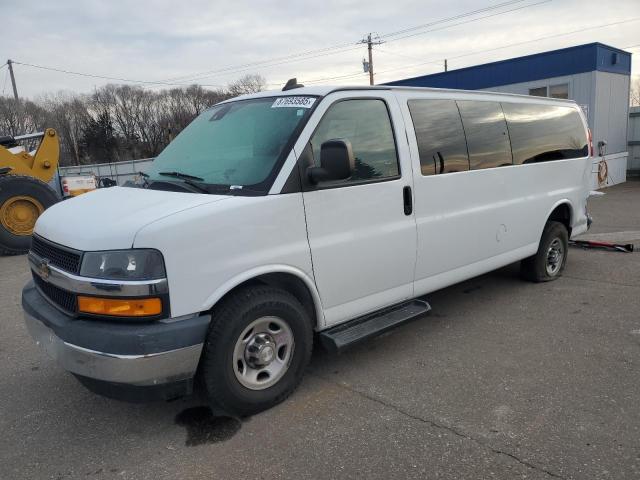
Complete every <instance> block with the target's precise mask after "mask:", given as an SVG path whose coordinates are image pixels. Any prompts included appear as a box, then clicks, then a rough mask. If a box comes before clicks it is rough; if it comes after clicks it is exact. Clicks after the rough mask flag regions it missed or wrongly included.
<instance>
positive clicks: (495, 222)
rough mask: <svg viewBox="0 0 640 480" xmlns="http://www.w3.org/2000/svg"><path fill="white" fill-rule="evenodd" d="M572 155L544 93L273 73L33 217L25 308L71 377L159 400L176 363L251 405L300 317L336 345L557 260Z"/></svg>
mask: <svg viewBox="0 0 640 480" xmlns="http://www.w3.org/2000/svg"><path fill="white" fill-rule="evenodd" d="M589 154H590V140H589V132H588V129H587V126H586V123H585V119H584V116H583V114H582V112H581V110H580V108H579V107H578V106H577V105H576V104H575V103H574V102H571V101H566V100H556V99H547V98H539V97H525V96H517V95H506V94H493V93H486V92H467V91H458V90H439V89H419V88H405V87H372V88H361V87H358V88H329V87H312V88H304V87H302V86H298V85H295V84H294V85H291V84H288V86H287V87H286V88H285V89H284V90H283V91H276V92H274V91H270V92H261V93H257V94H252V95H246V96H242V97H238V98H235V99H232V100H228V101H225V102H222V103H219V104H217V105H215V106H213V107H211V108H210V109H209V110H206V111H205V112H204V113H202V114H201V115H200V116H198V117H197V118H196V119H195V120H194V121H193V122H192V123H191V124H190V125H189V126H188V127H187V128H186V129H185V130H184V131H183V132H182V133H180V135H179V136H178V137H177V138H176V139H175V140H174V141H173V142H171V143H170V144H169V146H167V148H166V149H165V150H164V151H163V152H162V153H161V154H160V155H159V156H158V157H157V158H156V159H155V161H154V162H153V165H152V167H151V169H150V170H149V171H148V177H147V178H145V183H144V185H141V186H140V187H141V188H123V187H114V188H107V189H100V190H97V191H95V192H91V193H89V194H86V195H82V196H80V197H78V198H74V199H72V200H69V201H66V202H62V203H60V204H57V205H54V206H53V207H51V208H50V209H48V210H47V211H46V212H45V213H44V214H43V215H42V216H41V217H40V218H39V219H38V222H37V225H36V227H35V233H34V236H33V244H32V247H31V250H30V253H29V256H28V260H29V263H30V267H31V270H32V273H33V280H32V281H30V282H29V283H28V284H27V285H26V286H25V288H24V290H23V294H22V303H23V307H24V311H25V319H26V324H27V327H28V329H29V331H30V333H31V335H32V336H33V338H34V339H35V340H36V342H37V343H38V344H40V345H41V346H42V347H43V348H44V349H45V350H46V351H47V352H48V353H49V354H51V356H53V357H54V358H55V359H57V361H58V362H59V363H60V364H61V366H62V367H63V368H64V369H66V370H68V371H69V372H71V373H73V374H74V375H75V376H76V377H77V378H78V379H79V380H80V381H81V382H82V383H83V384H84V385H86V386H87V387H88V388H90V389H91V390H93V391H96V392H99V393H102V394H104V395H107V396H110V397H115V398H121V399H128V400H133V401H135V400H144V399H148V398H154V397H159V398H164V399H169V398H174V397H177V396H180V395H184V394H188V393H190V392H191V391H192V389H193V385H194V382H195V380H196V379H198V380H199V382H198V384H202V385H203V386H204V389H205V392H206V394H207V395H208V398H209V399H210V400H211V402H212V404H214V405H216V406H217V407H218V408H219V409H222V410H223V411H226V412H229V413H231V414H237V415H247V414H252V413H254V412H257V411H260V410H263V409H265V408H268V407H270V406H272V405H274V404H276V403H278V402H280V401H282V400H283V399H285V398H286V397H287V396H288V395H289V394H290V393H291V392H292V391H293V390H294V389H295V387H296V386H297V385H298V383H299V382H300V381H301V378H302V375H303V372H304V370H305V366H306V365H307V362H308V361H309V358H310V355H311V349H312V345H313V339H314V332H315V333H317V336H318V337H319V338H320V340H321V342H322V343H323V344H324V345H325V346H327V347H329V348H331V349H334V350H340V349H342V348H344V347H346V346H347V345H350V344H351V343H353V342H355V341H359V340H362V339H364V338H368V337H371V336H373V335H375V334H377V333H380V332H382V331H385V330H387V329H389V328H391V327H393V326H395V325H398V324H401V323H403V322H406V321H408V320H410V319H413V318H415V317H417V316H420V315H422V314H424V313H425V312H426V311H427V310H428V309H429V306H428V304H427V303H426V302H425V301H424V300H422V299H420V297H423V296H424V295H425V294H428V293H429V292H432V291H434V290H437V289H441V288H443V287H446V286H448V285H451V284H454V283H456V282H460V281H462V280H465V279H468V278H471V277H474V276H477V275H480V274H483V273H485V272H489V271H491V270H494V269H497V268H499V267H502V266H505V265H507V264H510V263H513V262H516V261H520V262H521V268H522V273H523V275H524V277H525V278H527V279H530V280H533V281H536V282H542V281H548V280H554V279H556V278H558V277H559V276H560V275H561V274H562V271H563V268H564V266H565V262H566V260H567V242H568V239H569V238H570V237H571V236H572V235H577V234H580V233H582V232H584V231H585V230H586V229H587V226H588V223H589V219H588V215H587V211H586V200H587V197H588V194H589V184H590V182H589V181H590V175H591V162H590V160H589Z"/></svg>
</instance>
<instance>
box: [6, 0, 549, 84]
mask: <svg viewBox="0 0 640 480" xmlns="http://www.w3.org/2000/svg"><path fill="white" fill-rule="evenodd" d="M523 1H526V0H511V1H507V2H503V3H500V4H498V5H493V6H489V7H485V8H482V9H477V10H473V11H470V12H465V13H461V14H458V15H455V16H452V17H448V18H444V19H441V20H436V21H434V22H430V23H429V24H423V25H418V26H414V27H410V28H407V29H403V30H398V31H396V32H390V33H387V34H385V36H389V37H391V36H394V35H398V34H400V33H403V32H408V31H414V30H416V29H422V28H425V27H427V26H431V25H436V24H440V23H446V22H450V21H452V20H455V19H458V18H464V17H468V16H472V15H477V14H478V13H482V12H485V11H491V10H495V9H497V8H502V7H504V6H508V5H512V4H516V3H522V2H523ZM544 1H545V2H548V1H551V0H544ZM539 3H544V2H539ZM533 5H536V4H531V5H525V6H522V7H519V8H518V9H521V8H528V7H529V6H533ZM510 11H512V10H507V11H504V12H499V13H497V14H493V15H490V16H495V15H501V14H503V13H508V12H510ZM488 17H489V16H483V17H479V18H477V19H472V20H470V21H476V20H481V19H482V18H488ZM465 23H466V22H465ZM451 26H455V24H454V25H449V26H444V27H442V28H441V29H444V28H449V27H451ZM431 31H435V30H431ZM425 33H429V32H419V33H418V34H425ZM414 35H417V34H413V35H410V36H414ZM402 38H406V37H399V38H395V39H392V40H389V41H396V40H400V39H402ZM358 43H359V42H358ZM358 43H356V42H349V43H342V44H337V45H333V46H329V47H324V48H319V49H313V50H307V51H303V52H298V53H294V54H291V55H286V56H283V57H276V58H272V59H267V60H262V61H257V62H248V63H245V64H241V65H236V66H227V67H222V68H220V69H215V70H209V71H205V72H200V73H198V74H190V75H184V76H180V77H173V78H170V79H165V80H139V79H127V78H120V77H112V76H107V75H98V74H91V73H84V72H76V71H71V70H66V69H63V68H57V67H48V66H43V65H36V64H31V63H26V62H14V63H15V64H18V65H23V66H28V67H32V68H39V69H43V70H49V71H54V72H58V73H64V74H69V75H77V76H82V77H88V78H99V79H103V80H112V81H119V82H127V83H137V84H141V85H149V86H153V85H157V86H188V85H190V84H192V83H193V82H195V81H196V80H202V79H205V78H208V77H212V76H214V75H215V74H230V73H238V72H240V71H244V70H249V69H252V68H256V67H263V68H268V67H273V66H278V65H282V64H284V63H290V62H296V61H301V60H310V59H312V58H318V57H322V56H328V55H335V54H339V53H346V52H349V51H353V50H359V49H360V46H359V45H358ZM200 85H201V86H205V87H214V88H223V86H221V85H213V84H200Z"/></svg>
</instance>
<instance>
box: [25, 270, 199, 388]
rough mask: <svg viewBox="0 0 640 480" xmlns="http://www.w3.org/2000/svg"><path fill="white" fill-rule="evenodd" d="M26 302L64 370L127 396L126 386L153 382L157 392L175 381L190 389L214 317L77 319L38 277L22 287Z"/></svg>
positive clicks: (33, 327)
mask: <svg viewBox="0 0 640 480" xmlns="http://www.w3.org/2000/svg"><path fill="white" fill-rule="evenodd" d="M22 306H23V309H24V316H25V322H26V325H27V329H28V330H29V333H30V334H31V336H32V337H33V338H34V340H35V341H36V343H37V344H39V345H40V346H41V347H42V348H43V349H44V350H45V351H46V352H47V353H48V354H49V355H50V356H51V357H53V358H54V359H55V360H56V361H57V362H58V363H59V364H60V365H61V366H62V367H63V368H64V369H65V370H68V371H69V372H71V373H73V374H75V375H77V376H79V377H81V379H82V380H84V381H83V383H85V384H87V385H88V386H93V388H91V387H90V388H91V389H92V390H97V391H99V392H100V393H102V394H107V395H108V396H114V397H116V398H118V397H123V398H124V399H128V398H126V397H130V395H128V392H127V389H125V388H123V387H124V386H131V387H135V389H137V390H138V391H139V390H140V388H142V387H154V388H153V390H154V392H156V393H158V395H154V397H155V396H160V397H162V396H163V395H162V392H161V389H159V388H158V387H160V386H162V385H166V386H168V387H170V390H171V391H172V392H174V393H175V391H176V385H184V387H185V389H186V390H189V389H190V388H191V385H192V379H193V377H194V375H195V372H196V369H197V367H198V362H199V361H200V354H201V352H202V346H203V343H204V339H205V336H206V332H207V328H208V325H209V323H210V320H211V317H210V316H209V315H194V316H189V317H186V318H181V319H170V320H166V321H155V322H150V323H144V324H140V323H124V322H117V321H113V322H105V321H100V320H83V319H77V318H73V317H70V316H68V315H65V314H64V313H62V312H60V311H59V310H58V309H56V308H54V307H53V306H51V305H50V304H49V303H48V302H47V300H46V299H45V298H44V297H43V296H42V295H41V294H40V292H39V291H38V290H37V288H36V287H35V286H34V284H33V282H29V283H28V284H27V285H26V286H25V287H24V289H23V291H22ZM99 387H105V388H99ZM108 387H111V388H108ZM177 390H180V388H178V389H177ZM109 391H112V392H114V393H113V394H111V395H109V393H108V392H109ZM117 392H122V395H119V394H118V393H117ZM184 393H189V392H188V391H185V392H184ZM172 395H173V394H172ZM133 396H134V397H138V396H140V395H133ZM165 396H166V395H165ZM174 396H176V395H174Z"/></svg>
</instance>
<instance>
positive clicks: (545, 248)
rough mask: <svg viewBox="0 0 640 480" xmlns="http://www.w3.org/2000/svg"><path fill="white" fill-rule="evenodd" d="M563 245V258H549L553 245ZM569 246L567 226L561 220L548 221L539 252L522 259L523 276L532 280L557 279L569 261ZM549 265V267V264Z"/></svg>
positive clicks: (546, 280)
mask: <svg viewBox="0 0 640 480" xmlns="http://www.w3.org/2000/svg"><path fill="white" fill-rule="evenodd" d="M554 242H556V243H555V245H556V246H558V245H559V246H561V248H562V258H561V259H559V260H557V261H556V262H555V263H553V262H550V260H549V250H550V248H551V245H552V244H554ZM568 247H569V233H568V232H567V227H565V226H564V225H563V224H562V223H560V222H552V221H550V222H547V224H546V225H545V227H544V230H543V232H542V237H541V238H540V245H539V246H538V252H537V253H536V254H535V255H533V256H531V257H529V258H525V259H524V260H522V262H521V263H520V273H521V275H522V278H524V279H525V280H529V281H531V282H549V281H551V280H556V279H557V278H558V277H560V276H561V275H562V272H563V271H564V267H565V265H566V263H567V252H568ZM548 265H549V269H551V271H549V269H548V268H547V266H548Z"/></svg>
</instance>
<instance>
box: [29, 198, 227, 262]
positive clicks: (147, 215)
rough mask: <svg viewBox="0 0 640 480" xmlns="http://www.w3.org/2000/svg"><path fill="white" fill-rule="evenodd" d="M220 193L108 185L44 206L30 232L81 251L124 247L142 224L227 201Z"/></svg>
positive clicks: (128, 246) (130, 243)
mask: <svg viewBox="0 0 640 480" xmlns="http://www.w3.org/2000/svg"><path fill="white" fill-rule="evenodd" d="M230 198H232V197H229V196H224V195H205V194H198V193H180V192H167V191H161V190H148V189H142V188H127V187H111V188H104V189H98V190H95V191H93V192H89V193H85V194H84V195H80V196H79V197H75V198H72V199H69V200H65V201H62V202H60V203H57V204H56V205H53V206H52V207H50V208H49V209H47V210H46V211H45V212H44V213H43V214H42V215H41V216H40V218H39V219H38V221H37V222H36V226H35V229H34V232H35V233H36V234H37V235H40V236H41V237H43V238H46V239H47V240H51V241H52V242H55V243H59V244H60V245H65V246H67V247H71V248H75V249H78V250H83V251H90V250H115V249H126V248H131V247H132V246H133V241H134V239H135V236H136V233H137V232H138V231H139V230H140V229H141V228H142V227H144V226H145V225H148V224H149V223H152V222H154V221H156V220H159V219H160V218H163V217H168V216H170V215H173V214H175V213H178V212H181V211H183V210H188V209H190V208H194V207H198V206H200V205H204V204H208V203H214V202H219V201H222V200H227V199H230Z"/></svg>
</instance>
